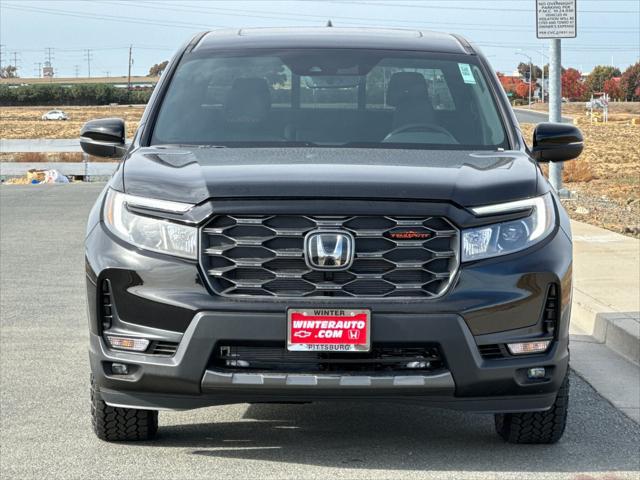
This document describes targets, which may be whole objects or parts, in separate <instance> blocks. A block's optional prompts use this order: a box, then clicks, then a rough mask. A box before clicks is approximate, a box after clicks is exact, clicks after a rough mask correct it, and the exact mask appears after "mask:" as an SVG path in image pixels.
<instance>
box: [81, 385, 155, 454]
mask: <svg viewBox="0 0 640 480" xmlns="http://www.w3.org/2000/svg"><path fill="white" fill-rule="evenodd" d="M91 424H92V426H93V431H94V432H95V434H96V435H97V436H98V438H99V439H100V440H104V441H107V442H130V441H140V440H151V439H153V438H154V437H155V436H156V433H157V431H158V412H157V411H155V410H138V409H135V408H120V407H110V406H109V405H107V404H106V403H104V402H103V401H102V399H101V398H100V393H99V392H98V388H97V387H96V384H95V382H94V379H93V376H91Z"/></svg>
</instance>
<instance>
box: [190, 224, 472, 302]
mask: <svg viewBox="0 0 640 480" xmlns="http://www.w3.org/2000/svg"><path fill="white" fill-rule="evenodd" d="M322 229H326V230H344V231H346V232H349V233H351V234H352V235H353V237H354V239H355V256H354V261H353V264H352V265H351V267H349V269H348V270H344V271H335V272H330V271H319V270H313V269H311V268H310V267H308V266H307V263H306V262H305V257H304V251H303V248H304V237H305V235H306V234H307V233H309V232H311V231H313V230H322ZM406 232H412V235H413V237H422V238H417V239H416V238H407V236H406V235H405V234H406ZM394 237H395V238H394ZM425 237H427V238H426V239H425ZM458 245H459V233H458V230H457V229H456V228H455V227H454V226H453V225H452V224H451V223H450V222H449V221H447V220H446V219H444V218H442V217H426V218H415V217H411V218H410V217H400V216H398V217H396V216H394V217H389V216H307V215H271V216H267V215H264V216H261V215H257V216H256V215H251V216H249V215H233V216H232V215H219V216H216V217H214V218H213V219H212V220H211V221H210V222H209V223H208V224H207V225H206V226H205V227H204V228H203V229H202V238H201V255H202V265H203V268H204V270H205V271H206V273H207V276H208V278H209V281H210V283H211V287H212V288H213V289H214V290H215V291H216V292H217V293H218V294H221V295H225V296H256V297H265V296H270V297H423V298H424V297H427V298H430V297H437V296H439V295H442V294H443V293H444V291H445V290H446V289H447V287H448V286H449V284H450V283H451V281H452V280H453V277H454V275H455V272H456V271H457V269H458V263H459V262H458V255H457V251H458V248H459V247H458Z"/></svg>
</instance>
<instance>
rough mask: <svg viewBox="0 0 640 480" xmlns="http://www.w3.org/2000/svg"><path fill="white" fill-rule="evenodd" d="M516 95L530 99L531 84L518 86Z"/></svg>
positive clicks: (519, 84)
mask: <svg viewBox="0 0 640 480" xmlns="http://www.w3.org/2000/svg"><path fill="white" fill-rule="evenodd" d="M516 95H518V97H520V98H529V84H528V83H524V82H520V83H518V84H516Z"/></svg>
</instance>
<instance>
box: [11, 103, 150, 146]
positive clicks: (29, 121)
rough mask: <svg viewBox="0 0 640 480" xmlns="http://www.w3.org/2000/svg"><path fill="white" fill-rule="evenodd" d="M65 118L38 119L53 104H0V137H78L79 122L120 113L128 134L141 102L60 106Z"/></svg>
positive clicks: (137, 116)
mask: <svg viewBox="0 0 640 480" xmlns="http://www.w3.org/2000/svg"><path fill="white" fill-rule="evenodd" d="M60 109H61V110H63V111H64V112H65V113H66V114H67V115H68V117H69V120H66V121H59V120H57V121H54V120H48V121H45V120H41V117H42V115H43V114H44V113H47V112H48V111H49V110H54V108H53V107H2V108H0V138H78V137H79V136H80V128H81V127H82V125H83V124H84V123H85V122H86V121H88V120H92V119H94V118H107V117H119V118H124V119H125V121H126V122H127V136H132V135H133V133H134V132H135V131H136V128H138V121H139V120H140V117H141V116H142V112H143V111H144V106H143V105H135V106H116V107H110V106H104V107H61V108H60Z"/></svg>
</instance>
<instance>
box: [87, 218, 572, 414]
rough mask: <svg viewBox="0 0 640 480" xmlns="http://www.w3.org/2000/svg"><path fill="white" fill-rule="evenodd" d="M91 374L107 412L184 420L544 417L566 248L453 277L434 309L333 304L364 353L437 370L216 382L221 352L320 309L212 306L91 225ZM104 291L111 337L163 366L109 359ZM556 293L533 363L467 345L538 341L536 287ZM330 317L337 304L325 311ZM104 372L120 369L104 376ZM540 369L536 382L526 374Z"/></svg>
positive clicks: (564, 319) (221, 376) (553, 387)
mask: <svg viewBox="0 0 640 480" xmlns="http://www.w3.org/2000/svg"><path fill="white" fill-rule="evenodd" d="M86 246H87V250H86V259H87V280H88V281H87V287H88V297H89V324H90V331H91V335H90V359H91V369H92V372H93V375H94V378H95V381H96V384H97V387H98V389H99V391H100V395H101V396H102V398H103V399H104V400H105V401H106V402H107V403H108V404H110V405H112V406H125V407H133V408H147V409H189V408H198V407H204V406H209V405H221V404H229V403H244V402H306V401H313V400H323V399H326V400H348V399H358V398H360V399H368V400H394V401H412V402H420V403H429V404H431V405H434V406H440V407H448V408H455V409H464V410H471V411H482V412H510V411H512V412H516V411H536V410H545V409H548V408H549V407H550V406H551V405H552V404H553V402H554V400H555V396H556V392H557V391H558V389H559V388H560V385H561V383H562V380H563V379H564V376H565V374H566V371H567V368H568V358H569V352H568V325H569V316H570V291H571V242H570V240H569V238H568V237H567V236H566V235H565V233H564V232H563V231H562V230H561V229H558V230H557V231H556V232H555V233H554V234H553V235H552V236H551V237H550V238H549V239H548V240H547V241H545V242H543V244H540V245H538V246H536V247H534V248H532V249H530V250H528V251H525V252H520V253H518V254H513V255H510V256H508V257H504V258H494V259H490V260H487V261H482V262H477V263H474V264H469V265H464V266H463V267H462V268H461V269H460V272H459V275H458V278H457V279H456V282H455V285H454V286H453V288H452V289H451V290H450V291H449V292H448V293H447V294H446V295H445V296H443V297H442V298H440V299H438V300H437V301H424V300H423V301H406V300H404V301H398V300H396V301H380V300H375V299H366V300H365V299H341V300H340V304H341V305H340V306H342V307H344V308H370V309H371V311H372V330H371V341H372V344H374V345H375V344H376V343H377V342H396V343H400V344H402V343H416V342H435V343H437V344H438V345H439V346H440V348H441V351H442V352H443V356H444V358H445V360H446V368H445V369H444V370H440V371H437V372H433V373H427V372H425V373H424V374H405V373H403V374H398V375H388V374H387V375H386V376H385V375H384V374H371V375H364V374H363V375H361V374H353V375H340V374H322V375H319V374H305V375H300V374H291V373H287V372H281V373H280V372H278V373H264V372H246V373H243V372H235V373H229V372H227V371H219V370H216V369H215V368H213V367H212V366H211V358H212V354H213V352H214V348H215V346H216V343H217V342H219V341H222V340H232V341H233V340H236V341H253V342H258V343H260V342H284V341H285V340H286V313H285V312H286V309H287V308H289V307H300V306H301V305H305V306H312V307H318V306H326V303H324V300H322V299H303V300H302V301H297V302H295V304H289V303H290V302H286V301H274V300H254V299H249V300H242V301H239V300H237V299H236V300H230V299H225V298H221V297H217V296H215V295H212V294H211V293H210V292H208V291H207V288H206V287H205V284H204V282H202V281H201V277H200V273H199V271H198V266H197V265H196V264H195V263H190V262H188V261H184V260H179V259H174V258H170V257H166V256H162V255H156V254H152V253H148V252H141V251H134V250H132V249H131V247H129V246H127V245H124V244H122V243H121V242H119V241H118V240H117V239H114V238H113V237H111V236H110V234H109V233H108V232H106V231H105V230H104V228H103V226H102V224H98V225H97V226H96V227H95V228H94V229H93V230H92V231H91V233H90V235H89V236H88V238H87V242H86ZM106 278H108V279H110V280H111V282H112V286H113V288H114V292H113V296H114V301H115V312H116V313H117V315H116V316H120V322H119V323H118V329H119V331H120V333H124V334H127V333H129V334H131V335H134V336H146V337H148V338H153V339H159V340H165V341H171V342H176V343H178V348H177V351H176V353H175V355H173V356H171V357H161V356H157V355H147V354H136V353H127V352H121V351H115V350H111V349H109V348H108V347H107V345H106V344H105V342H104V339H103V337H102V332H101V327H100V319H99V312H100V303H99V302H100V299H99V295H100V290H99V285H100V284H101V282H102V281H103V280H104V279H106ZM550 283H555V284H557V285H558V286H559V288H560V292H561V301H560V318H559V321H558V325H557V328H556V331H555V333H554V341H553V343H552V345H551V347H550V348H549V350H548V351H547V352H546V353H544V354H541V355H532V356H523V357H508V358H499V359H486V358H483V357H482V356H481V355H480V352H479V350H478V345H484V344H504V343H509V342H515V341H527V340H535V339H540V338H541V337H542V336H544V333H543V327H542V310H543V308H544V302H545V295H546V292H547V288H548V285H549V284H550ZM332 300H333V301H334V302H333V305H334V306H335V301H337V300H338V299H332ZM113 362H117V363H125V364H127V365H129V366H130V367H131V368H130V373H129V374H128V375H113V374H112V373H111V369H110V365H111V364H112V363H113ZM532 367H545V369H546V371H547V372H548V375H547V376H546V378H545V379H544V380H535V381H532V380H528V379H527V377H526V370H527V369H529V368H532Z"/></svg>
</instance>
